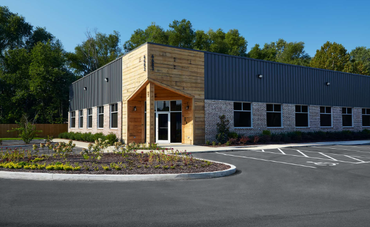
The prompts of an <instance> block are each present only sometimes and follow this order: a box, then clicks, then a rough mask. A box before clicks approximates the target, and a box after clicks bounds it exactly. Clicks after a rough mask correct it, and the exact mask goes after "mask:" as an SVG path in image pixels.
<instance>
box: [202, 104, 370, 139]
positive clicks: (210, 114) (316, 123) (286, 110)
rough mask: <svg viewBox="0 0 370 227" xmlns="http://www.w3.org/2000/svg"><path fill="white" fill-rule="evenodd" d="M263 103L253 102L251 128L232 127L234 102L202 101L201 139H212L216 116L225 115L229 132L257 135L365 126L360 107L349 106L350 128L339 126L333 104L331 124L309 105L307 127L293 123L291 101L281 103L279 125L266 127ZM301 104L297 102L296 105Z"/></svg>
mask: <svg viewBox="0 0 370 227" xmlns="http://www.w3.org/2000/svg"><path fill="white" fill-rule="evenodd" d="M266 104H267V103H261V102H253V103H252V105H251V107H252V127H251V128H234V102H233V101H224V100H205V121H206V124H205V132H206V135H205V140H206V141H207V140H208V141H210V142H212V141H216V138H215V137H216V134H217V127H216V124H217V123H218V122H219V116H221V115H225V116H226V119H228V120H229V121H230V124H229V126H230V131H234V132H237V133H239V134H244V135H258V134H261V133H262V131H263V130H270V131H271V132H272V133H278V132H291V131H304V132H308V131H311V132H313V131H341V130H355V131H359V130H363V129H365V128H369V127H363V126H362V108H358V107H354V108H352V120H353V126H352V127H343V126H342V107H338V106H334V107H331V109H332V127H321V126H320V106H318V105H309V115H308V119H309V127H296V126H295V104H281V105H282V127H277V128H271V127H267V117H266ZM297 105H301V104H297Z"/></svg>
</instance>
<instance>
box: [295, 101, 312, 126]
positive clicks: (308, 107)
mask: <svg viewBox="0 0 370 227" xmlns="http://www.w3.org/2000/svg"><path fill="white" fill-rule="evenodd" d="M296 106H300V107H301V112H297V110H296ZM303 106H307V112H302V107H303ZM294 113H295V114H294V117H295V119H297V114H306V113H307V126H297V121H296V122H295V127H296V128H310V106H309V105H295V106H294Z"/></svg>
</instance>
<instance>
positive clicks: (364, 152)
mask: <svg viewBox="0 0 370 227" xmlns="http://www.w3.org/2000/svg"><path fill="white" fill-rule="evenodd" d="M337 146H338V145H337ZM310 148H317V149H322V148H320V147H310ZM323 148H325V149H332V150H342V151H351V152H358V153H363V154H370V151H369V152H366V151H358V150H350V149H344V148H334V147H326V146H324V147H323Z"/></svg>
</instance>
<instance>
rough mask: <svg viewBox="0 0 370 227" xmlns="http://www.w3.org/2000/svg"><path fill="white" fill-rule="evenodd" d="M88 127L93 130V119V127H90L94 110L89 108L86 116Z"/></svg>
mask: <svg viewBox="0 0 370 227" xmlns="http://www.w3.org/2000/svg"><path fill="white" fill-rule="evenodd" d="M86 116H87V117H86V126H87V128H92V123H93V122H92V119H91V125H90V123H89V122H90V117H91V118H92V116H93V111H92V108H88V109H87V114H86Z"/></svg>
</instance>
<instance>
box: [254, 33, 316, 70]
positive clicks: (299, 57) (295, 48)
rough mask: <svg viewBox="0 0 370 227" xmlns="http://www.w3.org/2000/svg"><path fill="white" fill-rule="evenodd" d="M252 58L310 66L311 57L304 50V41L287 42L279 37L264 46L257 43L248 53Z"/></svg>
mask: <svg viewBox="0 0 370 227" xmlns="http://www.w3.org/2000/svg"><path fill="white" fill-rule="evenodd" d="M248 56H249V57H250V58H255V59H262V60H267V61H275V62H281V63H286V64H293V65H303V66H308V65H309V63H310V60H311V57H310V56H309V55H308V54H307V53H305V51H304V42H290V43H288V42H286V41H285V40H283V39H279V40H278V41H276V42H271V43H270V44H268V43H266V44H265V45H264V47H263V48H260V45H259V44H256V45H255V46H254V47H253V48H252V49H251V50H250V51H249V53H248Z"/></svg>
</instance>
